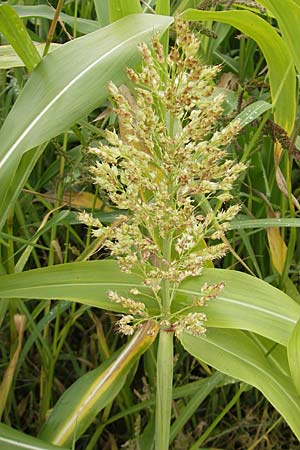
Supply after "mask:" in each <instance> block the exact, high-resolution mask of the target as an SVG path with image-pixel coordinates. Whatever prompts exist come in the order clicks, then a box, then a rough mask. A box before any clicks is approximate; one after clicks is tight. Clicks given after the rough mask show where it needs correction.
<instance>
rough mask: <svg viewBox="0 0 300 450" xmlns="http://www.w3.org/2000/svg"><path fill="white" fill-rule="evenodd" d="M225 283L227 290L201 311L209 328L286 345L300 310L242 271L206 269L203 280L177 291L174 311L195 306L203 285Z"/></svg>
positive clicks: (269, 287)
mask: <svg viewBox="0 0 300 450" xmlns="http://www.w3.org/2000/svg"><path fill="white" fill-rule="evenodd" d="M205 282H207V283H208V284H212V285H213V284H219V283H222V282H224V283H225V288H224V290H223V291H222V292H221V293H220V294H219V295H218V296H217V298H215V299H212V300H209V301H208V303H207V306H206V307H205V308H199V307H198V308H195V307H194V308H192V310H193V311H197V310H199V311H200V310H201V311H203V312H205V314H206V315H207V322H206V325H207V327H209V328H210V327H214V328H215V327H216V328H233V329H243V330H248V331H253V332H255V333H257V334H260V335H262V336H265V337H267V338H269V339H272V340H273V341H275V342H278V343H280V344H283V345H287V342H288V339H289V337H290V335H291V333H292V331H293V328H294V326H295V324H296V322H297V320H298V319H299V317H300V307H299V305H298V304H297V303H296V302H294V301H293V300H292V299H291V298H290V297H289V296H288V295H286V294H285V293H284V292H282V291H280V290H279V289H276V288H275V287H273V286H271V285H270V284H268V283H265V282H264V281H262V280H260V279H258V278H255V277H252V276H250V275H247V274H245V273H242V272H237V271H233V270H224V269H205V270H204V271H203V275H201V276H200V277H195V278H190V279H189V280H186V281H184V282H183V283H182V284H181V285H180V286H179V288H178V289H177V291H176V295H175V299H174V302H173V308H174V310H181V309H183V308H186V307H187V306H189V305H190V306H192V304H193V299H194V298H195V297H196V298H197V297H199V296H200V289H201V286H202V285H203V284H204V283H205Z"/></svg>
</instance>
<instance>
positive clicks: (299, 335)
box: [287, 320, 300, 395]
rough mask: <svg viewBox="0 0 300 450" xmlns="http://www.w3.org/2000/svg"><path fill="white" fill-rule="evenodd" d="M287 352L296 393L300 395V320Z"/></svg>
mask: <svg viewBox="0 0 300 450" xmlns="http://www.w3.org/2000/svg"><path fill="white" fill-rule="evenodd" d="M287 352H288V360H289V367H290V371H291V375H292V379H293V382H294V385H295V388H296V391H297V392H298V394H299V395H300V320H299V321H298V322H297V324H296V325H295V327H294V330H293V332H292V335H291V337H290V339H289V342H288V346H287Z"/></svg>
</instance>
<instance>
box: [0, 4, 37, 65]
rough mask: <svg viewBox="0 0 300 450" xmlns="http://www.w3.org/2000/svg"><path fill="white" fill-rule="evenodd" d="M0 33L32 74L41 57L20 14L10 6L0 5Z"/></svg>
mask: <svg viewBox="0 0 300 450" xmlns="http://www.w3.org/2000/svg"><path fill="white" fill-rule="evenodd" d="M0 31H1V32H2V33H3V34H4V35H5V37H6V39H7V40H8V42H9V43H10V44H11V45H12V47H13V48H14V49H15V51H16V53H17V54H18V55H19V57H20V58H21V60H22V61H23V62H24V64H25V66H26V67H27V69H28V70H29V72H32V71H33V69H34V68H35V66H36V65H37V64H38V63H39V62H40V60H41V57H40V55H39V53H38V51H37V49H36V48H35V46H34V44H33V42H32V40H31V39H30V36H29V34H28V32H27V30H26V28H25V26H24V25H23V22H22V20H21V19H20V18H19V17H18V14H17V13H16V12H15V11H14V10H13V9H12V8H11V7H10V6H8V5H0Z"/></svg>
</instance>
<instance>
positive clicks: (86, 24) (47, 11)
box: [12, 5, 99, 34]
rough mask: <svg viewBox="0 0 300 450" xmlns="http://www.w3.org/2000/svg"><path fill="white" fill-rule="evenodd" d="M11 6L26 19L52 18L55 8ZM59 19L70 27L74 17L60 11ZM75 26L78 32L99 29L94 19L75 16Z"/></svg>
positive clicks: (84, 32)
mask: <svg viewBox="0 0 300 450" xmlns="http://www.w3.org/2000/svg"><path fill="white" fill-rule="evenodd" d="M12 8H13V9H14V10H15V11H16V13H17V14H18V15H19V17H21V18H23V19H27V18H30V17H40V18H42V19H49V20H53V18H54V13H55V10H54V9H53V8H51V7H50V6H47V5H34V6H31V5H26V6H23V5H13V6H12ZM59 17H60V20H61V21H62V22H64V23H66V24H68V25H70V26H71V27H73V26H74V20H75V19H74V17H73V16H69V15H68V14H65V13H60V15H59ZM76 28H77V31H79V33H82V34H88V33H92V32H93V31H97V30H99V24H98V23H97V22H96V21H95V20H88V19H81V18H80V17H77V18H76Z"/></svg>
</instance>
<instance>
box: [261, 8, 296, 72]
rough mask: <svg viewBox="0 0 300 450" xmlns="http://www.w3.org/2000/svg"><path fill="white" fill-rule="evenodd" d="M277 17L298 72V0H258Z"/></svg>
mask: <svg viewBox="0 0 300 450" xmlns="http://www.w3.org/2000/svg"><path fill="white" fill-rule="evenodd" d="M258 3H260V4H261V5H263V6H264V7H265V8H267V9H268V10H269V11H270V12H271V13H272V15H274V17H275V18H276V19H277V21H278V24H279V28H280V31H281V32H282V36H283V39H284V41H285V43H286V44H287V47H288V48H289V50H290V52H291V54H292V57H293V60H294V64H295V65H296V67H297V70H298V72H299V73H300V55H299V46H298V42H299V39H300V29H299V23H300V2H299V0H258Z"/></svg>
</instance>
